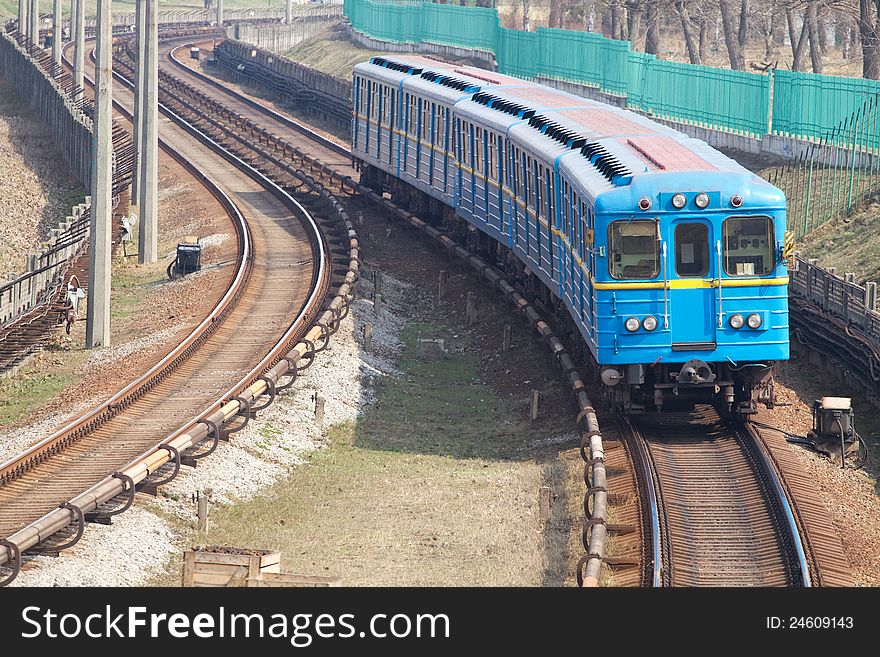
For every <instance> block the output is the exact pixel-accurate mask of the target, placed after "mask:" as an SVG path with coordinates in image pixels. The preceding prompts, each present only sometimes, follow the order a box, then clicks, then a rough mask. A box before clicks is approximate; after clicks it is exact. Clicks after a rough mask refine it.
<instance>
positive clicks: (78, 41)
mask: <svg viewBox="0 0 880 657" xmlns="http://www.w3.org/2000/svg"><path fill="white" fill-rule="evenodd" d="M85 4H86V0H76V17H75V18H73V17H71V20H72V21H73V23H72V27H71V30H72V31H73V41H74V53H73V88H74V92H73V94H74V96H73V97H74V99H76V98H77V97H78V96H79V95H80V94H82V92H83V84H84V80H83V76H84V70H85V69H84V68H83V66H84V65H85V54H86V16H85V13H86V8H85Z"/></svg>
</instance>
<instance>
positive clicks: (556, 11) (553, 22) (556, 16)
mask: <svg viewBox="0 0 880 657" xmlns="http://www.w3.org/2000/svg"><path fill="white" fill-rule="evenodd" d="M561 5H562V1H561V0H550V17H549V18H548V19H547V24H548V26H549V27H562V6H561Z"/></svg>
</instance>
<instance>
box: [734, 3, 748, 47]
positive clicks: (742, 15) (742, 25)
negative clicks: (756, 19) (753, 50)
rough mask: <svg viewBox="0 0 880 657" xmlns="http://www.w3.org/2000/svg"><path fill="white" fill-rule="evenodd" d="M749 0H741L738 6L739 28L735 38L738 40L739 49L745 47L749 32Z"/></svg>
mask: <svg viewBox="0 0 880 657" xmlns="http://www.w3.org/2000/svg"><path fill="white" fill-rule="evenodd" d="M748 32H749V2H748V0H742V2H741V3H740V8H739V30H738V31H737V34H736V40H737V41H738V42H739V47H740V49H744V48H745V47H746V39H747V38H748V36H749V34H748Z"/></svg>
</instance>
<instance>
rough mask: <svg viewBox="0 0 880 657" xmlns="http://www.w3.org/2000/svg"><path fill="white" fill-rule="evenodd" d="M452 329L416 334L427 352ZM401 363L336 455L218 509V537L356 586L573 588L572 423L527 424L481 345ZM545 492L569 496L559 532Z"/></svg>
mask: <svg viewBox="0 0 880 657" xmlns="http://www.w3.org/2000/svg"><path fill="white" fill-rule="evenodd" d="M449 333H450V328H449V327H448V326H444V325H442V324H438V323H423V322H416V323H413V324H411V325H410V326H408V327H407V328H406V329H405V331H404V335H403V336H402V337H403V339H404V342H405V343H406V344H407V345H408V346H409V350H408V353H413V351H414V349H413V347H414V345H415V344H416V343H417V340H418V338H419V337H422V336H431V337H438V336H440V337H449ZM399 367H400V370H401V372H402V374H401V376H399V377H395V378H392V379H390V380H386V381H384V382H383V383H382V384H381V385H380V386H379V389H378V400H377V403H376V404H375V405H374V406H372V407H371V408H370V409H369V410H368V411H367V412H366V413H365V415H364V416H363V417H362V418H361V419H360V420H359V422H358V423H357V424H354V425H345V426H340V427H334V428H333V429H332V430H331V431H330V432H329V438H330V443H331V447H329V448H328V449H326V450H324V451H320V452H315V453H313V454H312V456H311V458H310V460H309V463H308V464H307V465H304V466H301V467H298V468H296V469H295V470H294V471H292V472H291V475H290V477H289V478H288V479H286V480H284V481H282V482H279V483H278V484H277V485H275V486H274V487H273V488H272V489H270V490H269V491H267V492H266V493H265V495H263V496H261V497H259V498H256V499H253V500H251V501H248V502H244V503H241V504H237V505H234V506H231V507H228V508H225V509H222V510H220V511H219V513H215V514H214V516H213V517H212V523H213V524H214V527H213V529H212V531H211V533H210V534H209V535H208V536H207V537H206V538H205V540H206V541H207V542H209V543H212V544H227V545H239V546H249V547H265V548H272V549H278V550H281V552H282V563H283V564H284V569H285V570H286V571H289V572H297V573H304V574H305V573H307V574H316V575H319V574H332V575H339V576H341V577H342V578H343V580H344V583H345V584H349V585H370V586H378V585H393V586H403V585H406V586H439V585H453V586H465V585H489V586H509V585H525V586H538V585H561V584H563V583H570V582H571V581H572V578H571V575H572V572H573V569H572V560H574V561H576V560H577V556H578V555H579V548H578V546H577V543H578V536H579V532H576V533H575V534H574V535H572V532H571V526H572V521H571V519H572V518H578V517H579V516H580V514H581V513H582V511H581V510H580V508H579V504H580V495H581V494H582V488H583V482H582V481H581V480H580V478H579V477H580V471H581V464H580V459H579V456H578V452H577V449H574V448H573V447H572V443H571V441H569V442H568V443H567V444H566V445H563V446H562V450H561V453H560V450H559V449H556V448H553V447H552V446H553V441H552V440H549V439H552V438H553V437H555V436H557V435H559V433H560V432H566V431H568V432H570V430H571V418H570V417H568V416H563V417H555V416H554V417H548V418H546V419H544V420H543V421H541V422H540V423H539V424H540V426H538V427H536V426H535V425H533V424H532V423H530V422H528V420H525V419H524V418H522V417H521V416H522V408H521V407H522V404H521V403H520V400H519V399H517V398H516V397H514V398H513V399H510V398H501V397H500V396H499V395H498V394H497V393H496V392H495V391H493V390H492V389H491V388H490V387H489V386H488V385H487V384H486V383H483V382H482V381H481V378H480V374H481V373H480V367H479V361H478V360H477V358H476V357H475V356H474V355H473V354H472V353H471V352H470V351H469V345H467V344H465V346H464V348H463V350H462V351H456V352H454V353H452V354H450V357H449V358H448V359H446V360H444V361H440V362H424V361H419V360H417V359H414V358H404V360H403V361H402V362H401V363H400V364H399ZM554 392H557V391H548V394H549V393H554ZM557 447H558V446H557ZM557 455H558V457H557ZM542 485H548V486H550V487H551V488H552V489H553V490H554V491H556V492H557V494H558V495H559V498H558V499H557V500H556V503H555V504H554V506H553V508H552V512H551V517H550V519H549V521H548V522H547V523H546V524H545V523H542V522H541V520H540V519H539V517H538V515H539V510H538V490H539V488H540V487H541V486H542ZM573 555H574V556H573Z"/></svg>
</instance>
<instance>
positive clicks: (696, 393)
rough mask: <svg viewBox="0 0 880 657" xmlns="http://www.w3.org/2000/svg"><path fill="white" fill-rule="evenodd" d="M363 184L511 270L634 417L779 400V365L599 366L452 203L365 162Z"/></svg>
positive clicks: (557, 304)
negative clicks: (775, 376)
mask: <svg viewBox="0 0 880 657" xmlns="http://www.w3.org/2000/svg"><path fill="white" fill-rule="evenodd" d="M361 183H362V184H364V185H366V186H368V187H370V188H371V189H373V190H374V191H376V192H377V193H381V192H384V193H389V194H390V196H391V199H392V200H393V201H394V202H395V203H396V204H397V205H399V206H401V207H404V208H408V209H409V210H410V211H411V212H412V213H413V214H415V215H417V216H418V217H419V218H421V219H423V220H424V221H428V222H429V223H431V224H433V225H434V226H436V227H437V228H442V229H443V230H445V231H446V232H448V233H449V235H450V236H451V237H453V238H455V239H456V240H457V241H459V242H461V243H463V244H466V245H467V248H468V249H469V250H471V251H472V252H473V253H475V254H479V255H480V256H481V257H483V258H484V259H485V260H486V261H487V262H489V263H490V264H492V265H494V266H495V267H497V268H498V269H500V270H501V271H503V272H504V273H505V277H506V278H507V280H508V281H510V283H511V284H513V285H515V286H516V287H517V288H518V289H519V291H520V292H521V293H522V294H524V295H525V296H527V297H528V298H529V300H530V301H531V302H532V303H534V304H535V305H536V306H537V307H539V308H540V309H541V310H542V311H543V312H544V313H545V314H546V315H548V316H550V317H552V318H553V320H554V322H555V326H554V331H555V333H556V334H557V335H559V336H560V338H561V339H563V341H564V342H565V343H566V347H567V348H568V349H569V351H570V352H571V353H572V355H573V356H574V357H575V358H576V359H577V361H578V362H581V363H584V364H586V365H588V366H589V370H590V371H591V372H592V374H593V378H594V380H595V382H596V383H597V385H598V387H599V389H600V390H601V394H602V395H603V396H604V398H605V401H606V402H607V403H608V404H609V406H611V407H613V408H616V409H618V410H619V411H621V412H623V413H625V414H629V415H635V414H641V413H645V412H651V411H684V410H688V409H690V408H693V406H694V405H695V404H713V405H714V406H715V407H716V408H717V409H718V411H719V412H720V413H721V414H722V416H730V415H740V416H747V415H751V414H754V413H756V412H757V406H758V404H763V405H765V406H767V407H768V408H772V407H773V404H774V390H773V363H767V362H756V363H738V364H736V365H735V366H734V365H732V364H731V363H728V362H722V363H713V362H706V361H704V360H701V359H692V360H689V361H687V362H686V363H654V364H637V365H617V366H602V365H599V364H598V363H597V362H596V360H595V358H594V356H593V353H592V352H591V351H590V349H589V348H588V347H587V345H586V343H585V342H584V340H583V338H582V336H581V334H580V332H579V330H578V328H577V326H576V324H575V322H574V320H573V319H572V318H571V316H570V314H569V312H568V309H567V308H566V306H565V304H564V303H563V302H562V300H561V299H560V298H559V297H558V296H557V295H556V294H554V293H553V292H552V291H551V290H550V289H548V288H547V286H545V285H544V284H543V283H542V282H541V281H540V280H539V279H538V278H537V277H536V276H535V275H534V274H532V273H531V272H530V271H529V270H528V269H527V268H526V266H525V265H524V264H523V263H522V261H521V260H520V259H519V258H517V257H516V256H515V255H514V254H513V252H512V251H511V250H510V249H508V248H507V247H506V246H504V245H503V244H500V243H499V242H497V241H496V240H494V239H493V238H491V237H490V236H489V235H487V234H486V233H484V232H482V231H480V230H479V229H477V228H476V227H474V226H472V225H471V224H469V223H467V222H466V221H464V220H463V219H461V218H460V217H457V216H456V215H455V213H454V211H453V210H452V208H451V207H449V206H448V205H446V204H445V203H442V202H440V201H438V200H437V199H435V198H433V197H431V196H430V195H428V194H426V193H424V192H422V191H421V190H418V189H416V188H415V187H413V186H411V185H409V184H408V183H405V182H403V181H401V180H399V179H397V178H395V177H394V176H391V175H388V174H386V173H385V172H384V171H381V170H380V169H377V168H375V167H372V166H370V165H367V164H363V163H361Z"/></svg>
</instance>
